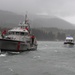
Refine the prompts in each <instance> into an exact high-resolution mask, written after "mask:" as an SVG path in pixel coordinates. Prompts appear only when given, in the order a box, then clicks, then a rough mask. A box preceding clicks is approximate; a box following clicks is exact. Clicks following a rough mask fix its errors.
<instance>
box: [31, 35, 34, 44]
mask: <svg viewBox="0 0 75 75" xmlns="http://www.w3.org/2000/svg"><path fill="white" fill-rule="evenodd" d="M34 39H35V36H34V34H33V35H32V36H31V40H32V45H33V44H34Z"/></svg>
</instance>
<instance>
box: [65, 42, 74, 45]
mask: <svg viewBox="0 0 75 75" xmlns="http://www.w3.org/2000/svg"><path fill="white" fill-rule="evenodd" d="M64 44H70V45H74V43H73V42H64Z"/></svg>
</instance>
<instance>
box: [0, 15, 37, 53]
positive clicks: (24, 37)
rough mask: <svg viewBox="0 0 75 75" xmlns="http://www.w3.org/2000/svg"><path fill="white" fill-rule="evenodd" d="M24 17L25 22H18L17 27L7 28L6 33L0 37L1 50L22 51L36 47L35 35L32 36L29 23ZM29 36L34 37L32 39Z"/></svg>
mask: <svg viewBox="0 0 75 75" xmlns="http://www.w3.org/2000/svg"><path fill="white" fill-rule="evenodd" d="M26 18H27V15H26ZM26 18H25V22H23V23H21V24H19V25H18V27H15V28H12V29H10V30H8V31H7V34H6V35H5V36H4V37H3V38H0V50H1V52H7V51H10V52H11V51H13V52H22V51H26V50H36V49H37V40H36V37H35V36H32V35H33V34H32V33H31V30H30V25H29V24H28V23H27V22H26ZM27 28H28V29H27ZM31 37H34V38H33V39H32V38H31Z"/></svg>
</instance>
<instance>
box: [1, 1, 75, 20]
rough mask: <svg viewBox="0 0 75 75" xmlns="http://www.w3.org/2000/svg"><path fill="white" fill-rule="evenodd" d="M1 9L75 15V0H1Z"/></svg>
mask: <svg viewBox="0 0 75 75" xmlns="http://www.w3.org/2000/svg"><path fill="white" fill-rule="evenodd" d="M0 9H2V10H8V11H13V12H16V13H20V14H24V13H25V12H26V11H28V12H29V13H34V14H41V15H42V14H43V15H56V16H59V17H63V18H64V19H67V18H66V17H70V16H71V17H72V16H73V17H74V16H75V0H0Z"/></svg>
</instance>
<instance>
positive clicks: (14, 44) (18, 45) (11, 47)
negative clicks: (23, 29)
mask: <svg viewBox="0 0 75 75" xmlns="http://www.w3.org/2000/svg"><path fill="white" fill-rule="evenodd" d="M27 48H28V45H27V44H26V43H25V42H23V41H15V40H8V39H0V49H1V51H15V52H21V51H25V50H27Z"/></svg>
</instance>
